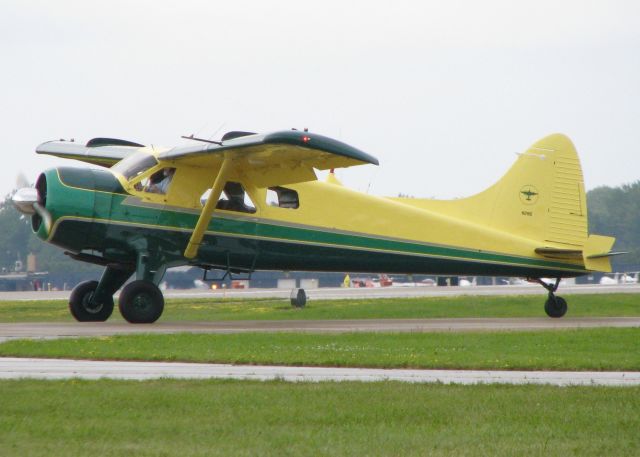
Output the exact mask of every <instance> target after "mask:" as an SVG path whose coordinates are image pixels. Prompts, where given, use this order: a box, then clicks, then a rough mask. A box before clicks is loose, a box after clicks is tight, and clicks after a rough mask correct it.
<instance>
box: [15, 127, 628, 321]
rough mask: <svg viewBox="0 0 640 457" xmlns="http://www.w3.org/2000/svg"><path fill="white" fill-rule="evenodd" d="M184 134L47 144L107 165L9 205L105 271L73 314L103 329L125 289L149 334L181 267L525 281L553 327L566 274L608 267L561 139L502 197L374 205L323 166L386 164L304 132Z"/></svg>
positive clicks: (130, 317) (57, 176)
mask: <svg viewBox="0 0 640 457" xmlns="http://www.w3.org/2000/svg"><path fill="white" fill-rule="evenodd" d="M185 138H188V139H190V140H194V141H197V144H194V145H188V146H181V147H173V148H168V149H163V148H158V147H156V146H143V145H141V144H138V143H133V142H131V141H125V140H117V139H109V138H94V139H93V140H91V141H89V142H88V143H87V144H85V145H83V144H78V143H75V142H67V141H52V142H47V143H43V144H41V145H40V146H38V148H37V150H36V152H38V153H39V154H50V155H54V156H58V157H64V158H69V159H77V160H81V161H85V162H89V163H92V164H97V165H101V166H102V167H103V168H102V169H89V168H84V169H83V168H71V167H58V168H53V169H49V170H47V171H45V172H44V173H42V174H41V175H40V176H39V177H38V179H37V181H36V185H35V188H25V189H21V190H19V191H18V192H17V193H16V194H15V196H14V197H13V201H14V204H15V205H16V207H17V208H18V209H20V210H21V211H22V212H24V213H26V214H30V215H31V222H32V227H33V230H34V231H35V232H36V233H37V235H38V236H39V237H40V238H42V239H43V240H45V241H47V242H49V243H52V244H54V245H57V246H59V247H61V248H63V249H65V251H66V253H67V254H68V255H69V256H70V257H72V258H74V259H76V260H79V261H84V262H89V263H94V264H99V265H103V266H104V267H105V270H104V273H103V275H102V277H101V278H100V280H99V281H88V282H84V283H81V284H79V285H78V286H76V288H75V289H74V290H73V293H72V294H71V298H70V302H69V308H70V310H71V313H72V314H73V316H74V317H75V318H76V319H77V320H79V321H104V320H106V319H108V318H109V317H110V315H111V313H112V311H113V307H114V300H113V294H114V293H115V292H116V291H117V290H118V289H119V288H120V287H122V286H123V285H124V288H123V289H122V291H121V293H120V298H119V309H120V312H121V314H122V315H123V317H124V318H125V319H126V320H127V321H129V322H132V323H150V322H154V321H155V320H157V319H158V318H159V317H160V315H161V314H162V311H163V308H164V298H163V295H162V292H161V291H160V289H159V288H158V284H159V283H160V282H161V280H162V278H163V276H164V273H165V271H166V269H167V268H168V267H174V266H180V265H191V266H198V267H201V268H203V269H205V270H207V271H208V270H220V271H221V272H222V274H223V275H224V276H230V275H232V274H237V273H249V274H250V273H251V272H253V271H255V270H287V271H339V272H344V271H357V272H362V273H379V272H385V273H389V274H391V273H404V274H410V273H414V274H438V275H446V276H452V275H463V276H475V275H484V276H491V275H495V276H518V277H525V278H530V279H532V280H535V281H537V282H539V283H540V284H542V285H543V286H544V287H545V288H546V289H547V290H548V292H549V296H548V299H547V301H546V303H545V311H546V312H547V314H548V315H549V316H551V317H561V316H563V315H564V314H565V313H566V311H567V303H566V301H565V300H563V299H562V298H561V297H557V296H556V295H555V291H556V289H557V287H558V284H559V282H560V278H563V277H573V276H579V275H583V274H586V273H590V272H592V271H610V269H611V267H610V262H609V259H610V257H611V256H612V255H614V254H615V253H614V252H611V247H612V246H613V243H614V239H613V238H611V237H605V236H599V235H590V234H589V233H588V227H587V205H586V194H585V190H584V183H583V177H582V170H581V167H580V162H579V160H578V156H577V153H576V151H575V148H574V146H573V144H572V143H571V141H570V140H569V139H568V138H567V137H566V136H564V135H560V134H555V135H551V136H548V137H546V138H544V139H542V140H540V141H538V142H537V143H535V144H534V145H533V146H532V147H530V148H529V149H528V150H527V151H525V152H524V153H523V154H520V156H519V158H518V159H517V161H516V162H515V164H514V165H513V167H512V168H511V170H509V172H508V173H507V174H506V175H505V176H504V177H503V178H502V179H501V180H499V181H498V182H497V183H496V184H495V185H493V186H492V187H490V188H489V189H487V190H485V191H484V192H481V193H479V194H477V195H475V196H472V197H469V198H464V199H459V200H453V201H439V200H426V199H416V198H384V197H377V196H372V195H367V194H363V193H359V192H356V191H353V190H350V189H347V188H346V187H344V186H342V185H341V184H340V183H339V182H338V181H337V180H336V179H335V177H334V176H333V174H330V175H329V178H330V179H329V181H328V182H326V183H325V182H318V181H317V178H316V173H315V170H316V169H319V170H328V169H333V168H338V167H350V166H353V165H361V164H374V165H377V164H378V160H377V159H375V158H374V157H372V156H370V155H369V154H366V153H364V152H362V151H360V150H358V149H356V148H354V147H351V146H349V145H346V144H344V143H341V142H339V141H336V140H333V139H331V138H328V137H325V136H321V135H317V134H313V133H309V132H307V131H304V132H302V131H297V130H291V131H279V132H274V133H268V134H254V133H248V132H229V133H227V134H225V135H224V136H223V137H222V138H221V140H220V141H211V140H203V139H198V138H194V137H193V136H191V137H185ZM426 163H427V162H426V161H425V164H426ZM414 166H423V164H414ZM452 175H453V176H454V177H455V170H454V171H452ZM460 179H462V178H460ZM133 275H135V280H134V281H132V282H129V283H128V284H126V285H125V283H126V282H127V281H128V280H129V278H130V277H131V276H133ZM543 277H552V278H557V279H556V281H555V283H547V282H544V281H542V280H541V279H540V278H543ZM296 297H297V298H296V299H300V300H302V299H303V298H305V297H304V293H303V294H302V296H301V295H300V293H298V294H297V295H296ZM292 300H294V298H293V295H292ZM303 302H304V301H303Z"/></svg>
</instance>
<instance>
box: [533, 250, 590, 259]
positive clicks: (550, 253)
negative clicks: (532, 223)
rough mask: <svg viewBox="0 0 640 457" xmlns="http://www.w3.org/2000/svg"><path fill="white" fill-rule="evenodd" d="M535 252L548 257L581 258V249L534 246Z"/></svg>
mask: <svg viewBox="0 0 640 457" xmlns="http://www.w3.org/2000/svg"><path fill="white" fill-rule="evenodd" d="M536 254H538V255H541V256H543V257H547V258H549V259H574V260H581V259H582V250H579V249H558V248H548V247H545V248H536Z"/></svg>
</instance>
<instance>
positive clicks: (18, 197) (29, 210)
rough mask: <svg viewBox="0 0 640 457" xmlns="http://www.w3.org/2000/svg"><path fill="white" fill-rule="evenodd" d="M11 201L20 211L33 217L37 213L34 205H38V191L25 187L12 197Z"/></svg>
mask: <svg viewBox="0 0 640 457" xmlns="http://www.w3.org/2000/svg"><path fill="white" fill-rule="evenodd" d="M11 201H12V202H13V206H15V207H16V209H17V210H18V211H20V212H21V213H22V214H27V215H29V216H31V215H33V214H35V213H36V210H35V208H34V207H33V205H34V204H35V203H38V191H37V189H34V188H33V187H23V188H22V189H19V190H18V191H17V192H16V193H15V194H14V195H13V197H11Z"/></svg>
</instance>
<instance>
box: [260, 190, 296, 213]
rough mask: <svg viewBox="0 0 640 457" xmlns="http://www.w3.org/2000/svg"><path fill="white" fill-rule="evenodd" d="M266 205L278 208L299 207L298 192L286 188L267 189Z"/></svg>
mask: <svg viewBox="0 0 640 457" xmlns="http://www.w3.org/2000/svg"><path fill="white" fill-rule="evenodd" d="M267 205H269V206H277V207H279V208H291V209H295V208H298V207H299V206H300V201H299V200H298V192H296V191H295V190H293V189H287V188H286V187H269V188H268V189H267Z"/></svg>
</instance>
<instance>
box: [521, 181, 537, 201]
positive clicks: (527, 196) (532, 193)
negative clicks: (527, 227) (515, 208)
mask: <svg viewBox="0 0 640 457" xmlns="http://www.w3.org/2000/svg"><path fill="white" fill-rule="evenodd" d="M539 195H540V193H539V192H538V189H536V188H535V186H532V185H530V184H527V185H526V186H524V187H523V188H522V189H520V201H521V202H522V203H523V204H525V205H535V204H536V202H537V201H538V196H539Z"/></svg>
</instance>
